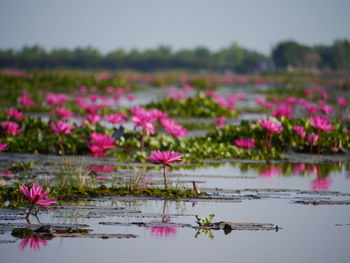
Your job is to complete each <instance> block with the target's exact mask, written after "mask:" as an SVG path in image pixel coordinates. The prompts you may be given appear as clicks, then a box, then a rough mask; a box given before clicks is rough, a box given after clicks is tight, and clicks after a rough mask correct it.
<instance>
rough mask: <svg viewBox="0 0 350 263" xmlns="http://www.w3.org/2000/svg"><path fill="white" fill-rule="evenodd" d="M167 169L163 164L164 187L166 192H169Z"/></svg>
mask: <svg viewBox="0 0 350 263" xmlns="http://www.w3.org/2000/svg"><path fill="white" fill-rule="evenodd" d="M165 169H166V167H165V165H164V164H163V177H164V186H165V190H168V186H167V180H166V173H165Z"/></svg>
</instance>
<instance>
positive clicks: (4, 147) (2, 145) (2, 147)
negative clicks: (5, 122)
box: [0, 143, 8, 152]
mask: <svg viewBox="0 0 350 263" xmlns="http://www.w3.org/2000/svg"><path fill="white" fill-rule="evenodd" d="M7 147H8V145H7V143H0V152H3V151H6V150H7Z"/></svg>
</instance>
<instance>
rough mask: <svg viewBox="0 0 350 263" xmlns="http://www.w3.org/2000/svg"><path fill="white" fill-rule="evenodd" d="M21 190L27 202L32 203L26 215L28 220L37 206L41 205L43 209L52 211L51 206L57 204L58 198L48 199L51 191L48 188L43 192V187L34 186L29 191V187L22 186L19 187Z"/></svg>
mask: <svg viewBox="0 0 350 263" xmlns="http://www.w3.org/2000/svg"><path fill="white" fill-rule="evenodd" d="M19 188H20V190H21V191H22V193H23V195H24V196H25V197H26V198H27V200H28V201H29V202H31V203H32V205H31V207H30V208H29V211H28V213H27V215H26V218H28V217H29V216H30V214H31V213H32V210H33V208H34V206H35V205H40V206H42V207H45V208H47V209H50V205H52V204H55V203H56V198H49V199H46V197H47V196H48V195H49V193H50V190H49V189H48V188H47V189H46V190H45V191H42V190H43V187H42V186H41V185H36V184H32V187H31V188H30V189H29V190H28V188H27V186H25V185H24V184H22V185H20V186H19Z"/></svg>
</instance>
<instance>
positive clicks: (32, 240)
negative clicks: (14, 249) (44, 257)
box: [18, 236, 47, 251]
mask: <svg viewBox="0 0 350 263" xmlns="http://www.w3.org/2000/svg"><path fill="white" fill-rule="evenodd" d="M28 244H29V247H30V249H31V250H33V251H39V250H40V248H41V247H42V245H44V246H46V245H47V240H45V239H42V238H40V237H38V236H33V237H28V238H25V239H23V240H22V241H21V243H19V245H18V250H19V251H23V250H24V249H25V248H26V247H27V246H28Z"/></svg>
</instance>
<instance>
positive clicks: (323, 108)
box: [320, 104, 334, 115]
mask: <svg viewBox="0 0 350 263" xmlns="http://www.w3.org/2000/svg"><path fill="white" fill-rule="evenodd" d="M320 111H321V112H322V113H323V114H326V115H329V114H331V113H332V112H333V111H334V110H333V108H332V106H330V105H328V104H325V105H322V106H321V107H320Z"/></svg>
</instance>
